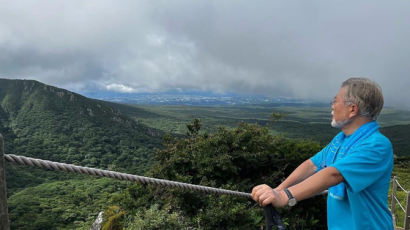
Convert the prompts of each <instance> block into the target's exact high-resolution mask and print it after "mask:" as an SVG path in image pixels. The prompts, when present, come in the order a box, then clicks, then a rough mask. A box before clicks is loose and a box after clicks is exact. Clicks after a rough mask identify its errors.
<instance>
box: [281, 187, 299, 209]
mask: <svg viewBox="0 0 410 230" xmlns="http://www.w3.org/2000/svg"><path fill="white" fill-rule="evenodd" d="M283 191H285V193H286V195H288V198H289V200H288V205H289V206H290V207H293V206H295V205H296V203H298V202H297V201H296V199H295V197H293V195H292V193H290V191H289V189H287V188H285V189H283Z"/></svg>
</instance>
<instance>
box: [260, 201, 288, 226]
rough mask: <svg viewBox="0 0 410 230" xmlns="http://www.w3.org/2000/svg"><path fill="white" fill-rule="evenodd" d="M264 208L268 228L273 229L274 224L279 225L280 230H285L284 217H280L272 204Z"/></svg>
mask: <svg viewBox="0 0 410 230" xmlns="http://www.w3.org/2000/svg"><path fill="white" fill-rule="evenodd" d="M264 209H265V222H266V229H267V230H272V227H273V226H277V228H278V230H285V225H284V224H283V221H282V218H280V216H279V214H278V212H276V210H275V208H274V207H273V206H272V204H269V205H266V206H265V208H264Z"/></svg>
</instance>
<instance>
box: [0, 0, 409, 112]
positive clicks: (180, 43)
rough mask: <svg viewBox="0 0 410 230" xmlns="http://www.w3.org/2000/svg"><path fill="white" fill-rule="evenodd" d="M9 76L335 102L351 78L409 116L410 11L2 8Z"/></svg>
mask: <svg viewBox="0 0 410 230" xmlns="http://www.w3.org/2000/svg"><path fill="white" fill-rule="evenodd" d="M0 4H1V5H2V7H1V8H0V77H5V78H29V79H37V80H39V81H42V82H45V83H47V84H52V85H56V86H59V87H63V88H68V89H71V90H75V91H79V92H84V91H89V90H112V91H120V92H158V91H169V90H176V89H178V90H190V91H192V90H204V91H213V92H217V93H223V92H234V93H244V94H264V95H267V96H291V97H304V98H311V99H325V98H326V99H327V98H331V97H333V96H334V94H335V93H336V90H337V88H338V87H339V86H340V84H341V82H342V81H343V80H344V79H346V78H348V77H350V76H365V77H369V78H371V79H374V80H375V81H376V82H378V83H379V84H380V85H381V86H382V88H383V90H384V93H385V97H386V102H387V103H388V104H390V105H399V106H406V107H410V102H409V101H408V100H403V98H407V97H409V93H408V92H407V91H408V88H409V86H410V77H408V76H407V75H408V73H409V72H410V67H409V65H408V64H407V62H408V60H410V44H409V43H408V41H409V40H410V25H409V24H408V22H409V21H410V14H409V13H408V9H409V8H410V2H408V1H394V2H386V1H370V0H368V1H360V0H359V1H355V2H345V1H332V2H329V1H324V0H321V1H310V2H306V1H245V0H242V1H205V0H200V1H189V0H177V1H144V0H140V1H121V2H118V1H108V0H105V1H104V0H91V1H78V0H73V1H63V2H62V1H58V2H56V1H51V0H48V1H47V0H46V1H41V2H39V1H34V0H26V1H7V2H6V1H0Z"/></svg>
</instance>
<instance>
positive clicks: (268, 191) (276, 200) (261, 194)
mask: <svg viewBox="0 0 410 230" xmlns="http://www.w3.org/2000/svg"><path fill="white" fill-rule="evenodd" d="M251 197H252V199H253V200H255V201H256V202H257V203H259V205H261V206H263V207H265V206H266V205H268V204H272V205H273V206H274V207H277V208H280V207H283V206H285V205H287V204H288V200H289V198H288V196H287V195H286V194H285V192H284V191H283V190H277V189H272V188H271V187H269V186H268V185H266V184H261V185H258V186H256V187H254V188H253V189H252V194H251Z"/></svg>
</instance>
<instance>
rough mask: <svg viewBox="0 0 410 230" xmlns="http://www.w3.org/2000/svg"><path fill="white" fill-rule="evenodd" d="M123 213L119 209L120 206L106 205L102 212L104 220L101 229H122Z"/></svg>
mask: <svg viewBox="0 0 410 230" xmlns="http://www.w3.org/2000/svg"><path fill="white" fill-rule="evenodd" d="M125 214H126V212H125V211H123V210H121V209H120V207H118V206H116V205H114V206H110V207H108V209H107V210H106V211H105V212H104V219H105V222H104V225H103V227H102V230H114V229H122V228H123V224H122V222H123V219H124V217H125Z"/></svg>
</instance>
